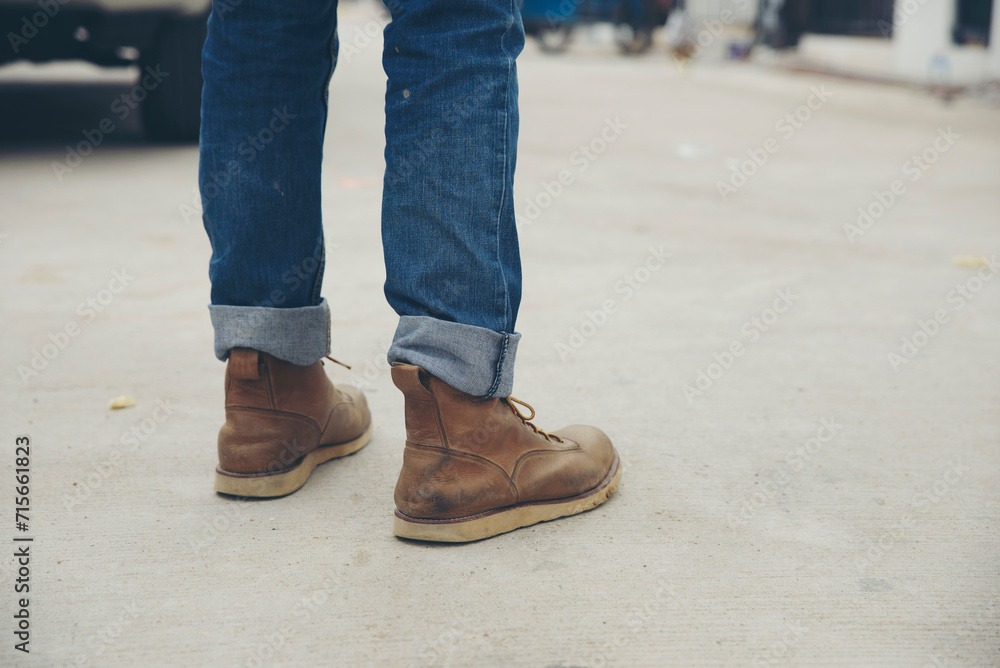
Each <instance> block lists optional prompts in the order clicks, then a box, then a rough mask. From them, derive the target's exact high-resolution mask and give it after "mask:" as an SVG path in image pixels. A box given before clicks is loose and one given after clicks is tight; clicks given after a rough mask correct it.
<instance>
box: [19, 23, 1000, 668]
mask: <svg viewBox="0 0 1000 668" xmlns="http://www.w3.org/2000/svg"><path fill="white" fill-rule="evenodd" d="M342 18H343V25H342V27H341V36H342V47H341V48H342V60H341V63H340V67H339V71H338V73H337V75H336V76H335V78H334V83H333V86H332V90H331V99H332V112H331V120H330V126H329V130H328V140H327V145H326V165H325V167H326V170H325V173H324V183H325V191H324V196H325V202H324V208H325V213H326V221H327V235H328V238H329V248H328V251H329V255H330V259H329V261H328V270H327V275H326V284H325V294H326V297H327V298H328V299H329V300H330V302H331V305H332V308H333V313H334V322H333V326H334V329H333V331H334V333H333V351H334V354H335V355H336V356H337V357H338V358H341V359H343V360H346V361H348V362H350V363H353V364H354V371H352V372H347V371H345V370H343V369H340V368H339V367H335V366H330V367H328V369H329V370H330V372H331V373H332V374H333V376H334V377H335V378H336V379H338V380H339V381H340V382H347V383H350V382H354V383H358V384H361V385H363V386H364V387H365V389H366V391H367V393H368V397H369V400H370V402H371V405H372V408H373V412H374V415H375V419H376V420H377V428H376V431H375V436H374V439H373V440H372V442H371V444H370V445H369V446H368V447H367V448H366V449H365V450H363V451H361V452H360V453H358V454H357V455H356V456H353V457H350V458H347V459H345V460H343V461H337V462H332V463H330V464H328V465H325V466H323V467H321V468H320V469H319V470H317V472H316V473H315V474H314V475H313V477H312V479H311V480H310V482H309V484H308V485H307V486H306V487H305V488H304V489H302V490H301V491H300V492H298V493H297V494H295V495H293V496H291V497H288V498H284V499H279V500H272V501H260V502H238V501H233V500H231V499H227V498H222V497H219V496H217V495H216V494H214V493H213V492H212V489H211V488H212V476H213V468H214V466H215V462H216V459H215V457H216V455H215V436H216V431H217V429H218V427H219V426H220V424H221V421H222V418H223V411H222V399H223V396H222V374H223V365H222V364H220V363H219V362H217V361H216V360H215V359H214V357H213V355H212V331H211V327H210V324H209V319H208V313H207V310H206V308H205V305H206V303H207V301H208V289H209V285H208V279H207V275H206V265H207V261H208V257H209V245H208V241H207V239H206V237H205V234H204V232H203V230H202V229H201V225H200V221H199V219H198V215H197V212H196V210H195V209H196V205H197V203H196V202H192V198H193V195H194V190H193V189H194V184H195V175H196V166H197V150H196V148H195V147H158V146H150V145H147V144H144V143H143V142H142V141H140V140H139V139H138V137H137V135H136V125H135V119H134V118H129V119H126V121H125V122H123V123H121V124H120V126H118V127H117V129H116V133H117V134H115V135H114V136H112V137H111V138H109V139H108V141H107V142H106V143H104V144H103V145H101V146H99V147H98V148H97V149H96V150H95V151H94V152H93V154H92V155H90V156H87V157H86V158H85V159H84V161H83V162H82V163H81V164H80V165H79V166H77V167H76V168H75V169H73V170H72V171H71V172H70V173H66V174H63V175H62V176H63V178H62V180H61V181H60V180H59V179H58V178H57V177H56V175H55V173H54V171H53V168H52V163H53V162H54V161H63V160H65V157H66V150H65V148H64V146H65V145H66V144H67V143H69V142H78V141H79V140H80V137H81V134H80V133H81V132H82V131H83V130H86V129H89V128H92V127H96V125H97V123H98V122H99V121H100V119H101V118H103V117H104V116H107V115H108V113H109V112H108V105H109V104H110V101H111V100H112V99H114V97H115V96H117V95H120V94H121V93H123V92H125V91H126V90H127V89H128V87H129V85H128V84H127V83H126V81H125V80H124V79H121V78H120V77H118V78H116V77H115V76H111V77H108V76H104V78H100V77H98V76H96V75H93V74H91V72H92V70H91V69H88V68H82V67H71V66H65V65H57V66H51V67H48V68H43V69H42V70H40V71H39V70H35V69H31V68H23V67H12V68H6V69H4V70H0V78H2V80H3V83H0V96H2V97H4V98H6V99H7V102H5V103H4V104H5V107H4V111H3V114H4V115H5V122H4V123H3V124H2V125H3V130H2V132H3V136H4V146H3V148H2V150H0V194H2V196H0V201H2V207H0V233H2V236H0V258H2V259H0V277H2V280H3V282H4V284H5V285H7V286H9V288H8V289H7V290H4V291H3V292H2V293H0V294H2V297H0V299H2V305H3V336H2V338H0V354H2V359H3V373H2V374H0V392H2V394H0V397H2V405H3V421H2V427H3V428H2V442H3V453H4V454H3V457H2V463H0V475H2V476H3V481H2V483H0V490H3V496H4V501H3V504H4V506H5V507H6V508H7V513H8V514H7V517H6V520H5V521H4V524H3V529H2V530H3V533H4V535H5V536H7V540H8V541H10V540H11V538H13V537H15V534H16V535H17V536H19V537H20V536H31V537H33V538H34V542H32V543H30V554H31V561H30V587H31V589H30V602H29V610H30V630H31V636H30V641H31V644H30V649H31V653H30V655H24V654H22V653H20V652H17V651H15V650H14V648H13V645H14V643H15V642H16V638H15V636H13V635H12V631H13V630H14V628H13V626H14V622H13V620H12V615H13V614H15V612H16V610H17V609H19V606H17V603H16V599H17V598H19V597H20V596H21V595H18V594H15V593H14V592H13V591H12V587H13V585H14V584H16V583H15V582H13V580H15V579H16V578H17V577H18V574H17V570H16V568H17V564H16V563H15V561H14V560H13V559H11V558H10V557H8V558H7V559H4V560H3V570H2V573H0V585H2V586H0V591H2V592H3V593H2V594H0V600H2V602H0V606H3V607H2V608H0V610H2V617H3V618H4V619H5V620H6V621H5V622H3V624H2V634H0V637H2V638H4V641H3V646H2V648H0V664H2V665H5V666H129V667H131V666H143V665H185V666H199V665H204V666H262V665H263V666H271V665H275V666H299V665H333V666H468V665H484V666H508V665H511V666H534V667H538V668H542V667H546V668H555V667H560V668H569V667H571V666H572V667H585V666H586V667H593V668H597V667H599V666H625V667H632V666H675V665H676V666H730V665H752V666H779V665H796V666H804V665H810V666H811V665H816V666H990V665H1000V636H998V628H1000V577H998V573H1000V560H998V540H997V539H998V522H1000V512H998V499H1000V495H998V492H1000V488H998V482H997V481H998V473H1000V470H998V469H1000V450H998V440H1000V381H998V373H1000V345H998V334H1000V280H998V279H996V275H997V274H996V270H997V267H996V265H991V264H990V263H989V262H984V261H983V260H982V259H981V258H982V257H983V256H985V257H986V258H995V257H996V255H995V254H996V253H997V252H998V251H1000V227H998V211H1000V122H998V121H1000V113H998V109H997V107H996V106H991V105H990V103H988V102H986V101H983V100H977V99H970V98H964V99H959V100H957V101H955V102H953V103H952V104H950V105H944V104H943V103H941V102H940V101H938V100H935V99H933V98H931V97H928V96H926V95H924V94H923V93H921V92H919V91H913V90H906V89H899V88H886V87H880V86H874V85H868V84H862V83H857V82H850V81H845V80H840V79H831V78H823V77H820V76H816V75H793V74H787V73H782V72H778V71H774V70H768V69H765V68H762V67H758V66H754V65H751V64H715V65H701V66H694V67H691V68H689V69H681V68H678V67H677V66H676V65H675V63H674V62H673V61H672V60H671V59H670V58H669V57H668V56H667V55H666V54H665V51H664V50H662V49H658V50H657V51H656V52H654V53H652V54H650V55H648V56H646V57H642V58H637V59H627V58H623V57H620V56H618V55H617V54H615V53H614V51H613V50H612V49H611V48H610V47H609V46H608V45H607V43H606V42H602V41H601V40H600V39H598V37H599V35H598V37H594V38H593V39H592V38H590V37H587V36H584V38H581V40H580V43H578V44H577V45H576V46H574V48H573V49H572V50H571V51H570V53H568V54H566V55H564V56H562V57H551V56H547V55H544V54H541V53H539V52H538V51H537V49H536V48H535V46H534V45H529V47H528V48H527V50H526V52H525V54H524V56H523V57H522V59H521V60H520V75H521V103H522V125H521V144H520V156H519V160H518V176H517V179H518V180H517V183H516V192H515V198H516V201H517V208H518V216H519V218H520V219H521V223H520V227H521V240H522V249H523V256H524V274H525V294H524V301H523V304H522V308H521V317H520V320H519V325H518V326H519V330H520V331H521V332H522V333H523V334H524V339H523V342H522V344H521V347H520V350H519V352H520V355H519V362H518V372H517V380H516V384H515V385H516V387H515V394H516V395H517V396H519V397H521V398H523V399H525V400H527V401H529V402H530V403H532V404H533V405H534V406H535V407H536V408H537V410H538V419H537V423H538V424H539V425H541V426H543V427H545V428H557V427H559V426H561V425H563V424H566V423H568V422H572V421H579V420H584V421H591V422H593V423H596V424H598V425H600V426H602V427H603V428H604V429H605V430H606V431H607V432H608V433H609V434H610V435H611V436H612V437H613V439H614V441H615V442H616V443H617V444H618V447H619V448H620V450H621V452H622V454H623V457H624V458H625V460H626V463H627V470H626V472H625V476H624V479H623V483H622V487H621V488H620V490H619V491H618V493H617V494H616V495H615V496H614V497H613V498H612V499H611V501H609V502H608V503H607V504H606V505H604V506H602V507H601V508H599V509H597V510H595V511H593V512H590V513H587V514H584V515H581V516H577V517H573V518H570V519H565V520H562V521H559V522H554V523H549V524H544V525H540V526H535V527H532V528H530V529H525V530H521V531H518V532H514V533H512V534H508V535H504V536H500V537H497V538H494V539H491V540H487V541H484V542H480V543H475V544H470V545H461V546H437V545H424V544H416V543H410V542H403V541H401V540H398V539H396V538H394V537H393V536H392V534H391V531H390V527H391V513H392V489H393V485H394V484H395V480H396V475H397V473H398V470H399V466H400V463H401V455H402V444H403V438H404V431H403V423H402V397H401V395H400V394H399V393H398V392H397V391H396V390H395V388H394V387H393V386H392V384H391V382H390V379H389V375H388V373H387V366H386V363H385V361H384V351H385V347H386V345H387V342H388V340H389V338H390V336H391V335H392V332H393V328H394V323H395V318H394V315H393V313H392V312H391V311H390V309H389V308H388V306H387V305H386V304H385V302H384V300H383V297H382V294H381V283H382V281H383V277H384V273H383V268H382V256H381V246H380V240H379V204H380V187H381V181H380V178H381V171H382V168H383V161H382V146H383V136H382V94H383V91H384V77H383V75H382V73H381V70H380V65H379V58H380V45H379V44H378V42H377V40H372V41H371V43H367V44H366V43H364V39H363V35H364V32H363V28H364V27H365V26H366V25H369V22H370V21H374V20H375V19H373V18H371V15H370V10H369V9H368V8H367V7H366V6H362V7H358V8H354V9H349V10H347V11H345V12H344V13H343V17H342ZM359 30H360V31H361V32H358V31H359ZM348 45H351V46H352V47H353V48H354V49H355V50H354V51H351V52H350V55H349V56H348V55H346V54H345V52H344V49H345V48H346V47H347V46H348ZM42 75H44V77H45V78H46V79H48V80H49V81H50V82H51V83H42V84H32V85H27V84H24V83H23V81H24V80H25V79H26V78H32V77H37V76H42ZM67 79H71V80H73V81H75V82H76V83H74V84H73V87H72V88H67V87H66V86H65V85H61V84H57V83H55V82H57V81H59V80H67ZM817 91H818V92H817ZM11 100H13V102H11ZM808 104H812V107H813V108H812V109H810V108H809V107H808V106H803V105H808ZM789 114H790V115H791V118H790V119H789V118H788V117H787V115H789ZM796 114H797V115H798V118H797V119H796ZM609 128H612V129H609ZM602 134H603V138H602ZM581 146H584V147H587V146H589V147H591V148H590V151H591V153H590V156H592V157H588V156H587V155H586V154H584V153H583V152H581V148H580V147H581ZM753 156H756V159H757V162H761V163H763V164H760V165H757V164H756V163H753V162H746V161H747V160H753ZM913 156H918V157H917V158H916V159H915V158H914V157H913ZM920 156H923V157H920ZM764 158H766V160H765V159H764ZM914 160H918V161H921V162H920V164H917V163H916V162H914ZM734 170H735V171H734ZM741 170H742V171H741ZM561 172H565V173H564V174H563V181H564V184H562V185H558V186H557V185H554V184H557V183H558V181H559V178H560V173H561ZM738 173H739V174H740V175H739V176H737V174H738ZM897 180H898V183H895V182H896V181H897ZM720 182H721V183H723V184H725V185H728V186H729V187H730V188H731V190H730V189H729V188H724V187H720V185H719V183H720ZM894 187H895V193H894V192H893V188H894ZM560 189H561V191H560ZM557 191H560V192H557ZM551 193H557V194H551ZM876 193H878V194H876ZM723 196H725V197H723ZM890 198H892V200H893V201H892V202H891V203H889V199H890ZM880 199H881V200H882V202H880V201H879V200H880ZM859 207H862V209H863V210H868V211H870V212H871V213H869V215H870V216H871V218H870V221H871V222H866V219H864V218H863V219H862V220H861V223H860V224H859V223H858V218H859V213H858V209H859ZM845 226H847V227H846V228H845ZM668 256H669V257H668ZM993 261H995V260H993ZM115 272H119V274H122V275H124V278H120V279H118V280H117V281H115V280H113V279H114V278H115ZM113 290H118V292H114V291H113ZM88 300H91V301H92V305H90V306H88ZM81 304H82V306H81ZM67 326H69V327H70V331H73V332H75V334H74V335H73V336H69V335H66V336H62V335H61V334H60V333H61V332H65V331H66V328H67ZM53 341H55V343H53ZM60 342H61V344H63V345H62V346H60ZM36 351H37V353H38V354H39V355H42V356H43V357H39V358H37V359H36V360H35V366H36V367H39V368H38V369H37V373H31V372H30V371H36V369H33V368H32V358H33V357H34V356H35V355H36ZM46 355H47V356H49V357H51V359H45V358H44V356H46ZM19 369H20V371H19ZM29 370H30V371H29ZM122 394H127V395H131V396H133V397H134V398H135V400H136V405H135V406H134V407H132V408H128V409H125V410H118V411H112V410H109V408H108V402H109V400H110V399H112V398H113V397H116V396H118V395H122ZM19 435H28V436H30V439H31V451H30V499H31V509H30V512H29V513H28V515H29V518H30V524H29V530H28V531H27V532H18V531H16V530H15V526H14V519H15V518H14V506H13V502H12V499H11V497H12V496H13V495H14V491H13V488H14V473H15V471H14V468H15V437H17V436H19ZM24 544H26V543H17V544H15V543H13V542H10V543H8V545H9V546H15V545H17V546H22V545H24ZM6 549H7V550H10V552H13V548H12V547H8V548H6ZM10 552H9V553H10Z"/></svg>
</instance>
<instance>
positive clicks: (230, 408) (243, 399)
mask: <svg viewBox="0 0 1000 668" xmlns="http://www.w3.org/2000/svg"><path fill="white" fill-rule="evenodd" d="M370 421H371V415H370V414H369V412H368V403H367V402H366V400H365V397H364V394H362V393H361V391H360V390H358V389H356V388H352V387H346V386H335V385H334V384H333V383H331V382H330V379H329V378H328V377H327V375H326V371H324V370H323V364H322V362H315V363H314V364H311V365H309V366H299V365H297V364H292V363H291V362H285V361H284V360H280V359H278V358H277V357H274V356H272V355H268V354H267V353H262V352H258V351H256V350H250V349H248V348H235V349H233V351H232V353H231V354H230V356H229V362H228V364H227V365H226V424H225V425H223V427H222V429H221V430H220V431H219V465H220V466H221V467H222V468H223V469H224V470H226V471H230V472H233V473H265V472H267V473H274V472H277V471H281V470H284V469H287V468H289V467H291V466H292V465H293V464H295V463H296V462H297V461H298V460H299V459H301V458H302V457H304V456H305V455H307V454H309V453H310V452H312V451H313V450H315V449H317V448H319V447H320V446H325V445H336V444H338V443H344V442H347V441H350V440H353V439H355V438H357V437H359V436H361V435H362V434H363V433H364V431H365V430H366V429H367V428H368V424H369V422H370Z"/></svg>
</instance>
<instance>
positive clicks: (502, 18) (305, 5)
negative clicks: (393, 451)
mask: <svg viewBox="0 0 1000 668" xmlns="http://www.w3.org/2000/svg"><path fill="white" fill-rule="evenodd" d="M386 4H387V5H388V6H389V9H390V12H391V14H392V22H391V23H390V25H389V26H388V27H387V28H386V29H385V47H384V52H383V65H384V68H385V72H386V74H387V76H388V85H387V87H386V94H385V138H386V148H385V161H386V172H385V180H384V190H383V199H382V241H383V250H384V255H385V265H386V282H385V296H386V298H387V299H388V301H389V304H390V306H392V308H393V309H394V310H395V311H396V313H397V314H398V315H399V326H398V327H397V329H396V334H395V337H394V339H393V343H392V345H391V347H390V349H389V353H388V357H389V361H390V362H408V363H410V364H416V365H419V366H422V367H424V368H425V369H427V370H428V371H429V372H430V373H432V374H434V375H435V376H437V377H439V378H441V379H442V380H444V381H445V382H447V383H448V384H450V385H452V386H454V387H456V388H458V389H459V390H462V391H463V392H466V393H468V394H473V395H476V396H506V395H507V394H509V393H510V390H511V386H512V384H513V367H514V357H515V352H516V349H517V343H518V340H519V339H520V334H517V333H515V331H514V324H515V320H516V318H517V309H518V305H519V303H520V298H521V265H520V256H519V250H518V244H517V232H516V229H515V226H514V208H513V197H512V194H511V185H512V182H513V177H514V165H515V159H516V148H517V129H518V114H517V72H516V68H515V64H514V61H515V58H516V57H517V55H518V54H519V53H520V52H521V49H522V47H523V46H524V30H523V27H522V25H521V17H520V13H519V12H518V9H517V6H516V4H515V0H463V1H462V2H449V3H446V2H441V1H440V0H438V1H435V0H389V2H387V3H386ZM336 5H337V3H336V0H311V1H306V0H280V1H278V2H276V1H273V0H270V1H269V0H242V2H238V1H237V0H216V1H215V3H214V6H213V9H212V15H211V17H210V18H209V21H208V39H207V41H206V43H205V49H204V55H203V62H202V69H203V72H204V77H205V87H204V93H203V100H202V111H201V116H202V129H201V163H200V169H199V186H200V189H201V199H202V207H203V210H204V216H203V218H204V223H205V229H206V230H207V231H208V235H209V238H210V240H211V242H212V259H211V263H210V265H209V276H210V278H211V281H212V305H211V306H210V307H209V309H210V312H211V317H212V324H213V326H214V328H215V350H216V355H217V356H218V357H219V359H227V358H228V356H229V351H230V350H232V349H233V348H234V347H247V348H254V349H256V350H261V351H264V352H267V353H270V354H272V355H275V356H276V357H279V358H281V359H284V360H287V361H289V362H293V363H295V364H311V363H313V362H315V361H316V360H318V359H320V358H321V357H322V356H323V355H326V354H327V353H328V352H329V351H330V313H329V308H328V306H327V304H326V301H325V300H323V299H322V296H321V294H320V288H321V285H322V282H323V271H324V262H325V256H324V237H323V224H322V220H321V213H320V166H321V162H322V157H323V132H324V128H325V126H326V120H327V95H328V83H329V80H330V76H331V75H332V73H333V69H334V67H335V66H336V62H337V17H336V9H337V7H336Z"/></svg>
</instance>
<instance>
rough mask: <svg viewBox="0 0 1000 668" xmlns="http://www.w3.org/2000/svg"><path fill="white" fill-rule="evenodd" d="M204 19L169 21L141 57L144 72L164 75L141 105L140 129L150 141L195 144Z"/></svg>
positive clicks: (205, 20)
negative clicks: (157, 71) (150, 71)
mask: <svg viewBox="0 0 1000 668" xmlns="http://www.w3.org/2000/svg"><path fill="white" fill-rule="evenodd" d="M207 20H208V16H207V15H203V16H193V17H181V18H171V19H167V20H165V21H164V22H163V24H162V26H161V27H160V30H159V33H158V34H157V36H156V40H155V42H154V43H153V48H152V49H149V50H148V53H143V54H142V58H141V59H140V61H139V63H140V65H141V68H142V72H141V73H140V79H141V78H142V76H145V74H146V71H147V70H146V68H147V67H150V68H153V69H154V70H155V69H156V68H157V66H159V68H160V70H161V71H162V72H165V73H167V75H166V76H164V77H163V80H162V81H161V82H160V83H159V84H158V85H157V86H156V87H155V88H152V89H151V90H150V91H149V94H148V96H147V97H146V100H145V102H144V103H143V105H142V120H143V129H144V130H145V134H146V137H147V138H148V139H151V140H153V141H165V142H193V141H198V131H199V129H200V128H201V86H202V78H201V48H202V46H204V44H205V35H206V33H207Z"/></svg>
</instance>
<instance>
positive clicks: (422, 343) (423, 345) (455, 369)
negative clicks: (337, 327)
mask: <svg viewBox="0 0 1000 668" xmlns="http://www.w3.org/2000/svg"><path fill="white" fill-rule="evenodd" d="M520 340H521V335H520V334H507V333H498V332H494V331H493V330H492V329H484V328H482V327H474V326H472V325H460V324H458V323H454V322H446V321H444V320H438V319H436V318H428V317H426V316H408V315H404V316H402V317H400V319H399V326H398V327H397V328H396V334H395V336H394V337H393V341H392V345H391V346H390V347H389V360H390V361H391V362H406V363H407V364H416V365H417V366H420V367H423V368H425V369H427V370H428V371H431V373H433V374H434V375H435V376H437V377H438V378H440V379H441V380H443V381H444V382H446V383H448V384H449V385H451V386H452V387H457V388H459V389H460V390H462V391H463V392H465V393H466V394H473V395H475V396H477V397H506V396H507V395H509V394H510V392H511V389H513V384H514V357H515V355H516V354H517V343H518V341H520ZM490 369H492V374H489V373H486V372H487V371H489V370H490Z"/></svg>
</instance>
